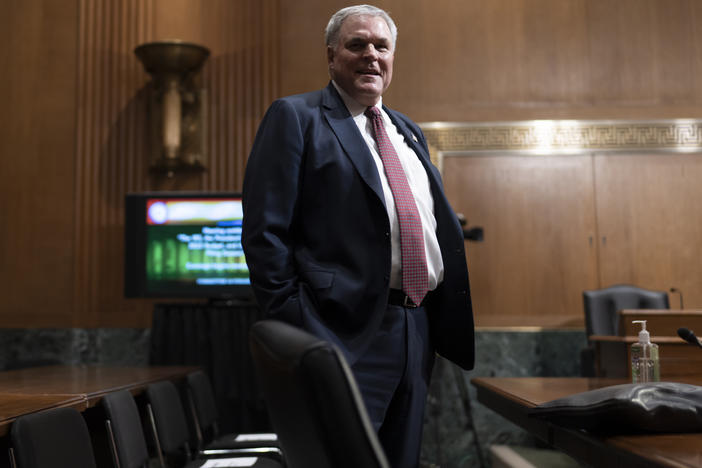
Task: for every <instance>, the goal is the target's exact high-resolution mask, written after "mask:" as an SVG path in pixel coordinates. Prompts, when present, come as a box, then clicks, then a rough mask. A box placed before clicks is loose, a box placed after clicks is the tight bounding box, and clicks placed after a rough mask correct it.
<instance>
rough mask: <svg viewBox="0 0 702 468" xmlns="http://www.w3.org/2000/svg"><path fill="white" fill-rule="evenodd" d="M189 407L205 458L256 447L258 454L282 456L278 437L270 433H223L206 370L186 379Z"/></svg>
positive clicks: (190, 375)
mask: <svg viewBox="0 0 702 468" xmlns="http://www.w3.org/2000/svg"><path fill="white" fill-rule="evenodd" d="M185 382H186V390H187V395H188V406H189V409H190V412H191V416H192V420H193V425H194V427H195V432H196V436H197V441H198V451H199V453H200V454H201V455H204V456H226V455H229V454H231V453H238V451H240V450H241V449H252V448H256V449H258V450H257V451H259V450H260V452H259V453H270V454H277V455H278V457H280V456H281V453H282V452H281V450H280V445H279V444H278V437H277V436H276V435H275V434H270V433H250V434H220V433H219V427H218V425H217V420H218V418H219V413H218V411H217V403H216V401H215V397H214V392H213V391H212V385H211V384H210V379H209V377H208V376H207V374H205V373H204V372H203V371H195V372H191V373H190V374H188V375H187V376H186V378H185Z"/></svg>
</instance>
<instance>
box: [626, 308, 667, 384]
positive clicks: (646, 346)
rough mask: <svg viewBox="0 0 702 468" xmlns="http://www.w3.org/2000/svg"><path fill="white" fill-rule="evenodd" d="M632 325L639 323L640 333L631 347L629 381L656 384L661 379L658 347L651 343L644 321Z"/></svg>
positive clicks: (636, 321)
mask: <svg viewBox="0 0 702 468" xmlns="http://www.w3.org/2000/svg"><path fill="white" fill-rule="evenodd" d="M632 323H640V324H641V331H640V332H639V342H638V343H634V344H633V345H631V381H632V382H633V383H644V382H658V381H659V380H660V379H661V373H660V364H659V360H658V345H657V344H655V343H651V336H650V335H649V333H648V331H647V330H646V321H645V320H634V321H633V322H632Z"/></svg>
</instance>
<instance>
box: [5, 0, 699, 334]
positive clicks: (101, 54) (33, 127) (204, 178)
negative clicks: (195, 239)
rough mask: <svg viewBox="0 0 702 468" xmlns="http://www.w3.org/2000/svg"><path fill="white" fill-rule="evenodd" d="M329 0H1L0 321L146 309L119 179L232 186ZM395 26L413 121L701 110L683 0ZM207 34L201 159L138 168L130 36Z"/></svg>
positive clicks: (303, 82) (559, 0) (112, 320)
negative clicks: (165, 173) (133, 275)
mask: <svg viewBox="0 0 702 468" xmlns="http://www.w3.org/2000/svg"><path fill="white" fill-rule="evenodd" d="M346 4H347V2H342V1H340V0H333V1H327V0H297V1H295V2H291V1H281V0H66V1H62V2H55V1H53V0H24V1H19V0H10V1H8V2H3V3H2V5H0V39H2V43H3V44H4V46H3V47H2V48H0V70H2V73H0V93H2V94H1V96H2V97H3V99H2V101H1V102H3V103H4V104H5V109H4V110H3V112H0V220H1V221H3V223H2V224H3V228H2V229H0V326H4V327H14V326H17V327H34V326H36V327H48V326H56V327H64V326H81V327H93V326H120V327H143V326H148V325H149V323H150V317H151V302H149V301H140V300H125V299H124V298H123V297H122V264H123V259H122V255H123V254H122V252H123V251H122V216H123V202H122V200H123V196H124V194H125V193H126V192H128V191H133V190H145V189H170V188H183V189H203V190H210V189H211V190H231V189H238V188H240V187H241V182H242V178H243V169H244V166H245V162H246V157H247V154H248V150H249V148H250V146H251V142H252V140H253V136H254V133H255V129H256V126H257V125H258V122H259V121H260V119H261V117H262V115H263V112H264V111H265V109H266V108H267V106H268V105H269V104H270V102H271V101H272V100H273V99H274V98H275V97H278V96H281V95H286V94H291V93H296V92H303V91H308V90H311V89H316V88H319V87H321V86H323V85H324V84H325V83H326V82H327V80H328V77H327V73H326V60H325V52H324V45H323V38H322V35H323V29H324V26H325V25H326V21H327V20H328V18H329V16H330V14H331V13H333V12H334V11H335V10H337V9H338V8H340V7H342V6H345V5H346ZM377 4H378V5H379V6H381V7H383V8H386V9H387V10H389V11H390V12H391V13H392V14H393V16H394V18H395V19H396V20H397V23H398V25H399V29H400V37H399V43H398V50H397V55H396V60H395V76H394V81H393V84H392V86H391V87H390V90H389V92H388V94H387V95H386V96H385V101H386V103H387V104H389V105H390V106H392V107H394V108H396V109H398V110H400V111H403V112H405V113H407V114H408V115H410V116H411V117H412V118H413V119H414V120H415V121H418V122H423V121H424V122H426V121H485V120H518V119H533V118H549V119H550V118H676V117H698V116H699V115H700V114H701V112H700V111H701V110H702V45H701V44H702V40H700V39H702V21H701V20H702V4H700V3H699V2H696V1H694V0H620V1H618V2H609V1H607V0H568V1H563V0H491V1H490V2H486V1H484V0H466V1H455V0H433V1H427V0H383V1H379V2H378V3H377ZM166 38H178V39H183V40H186V41H192V42H196V43H200V44H203V45H205V46H207V47H209V48H210V50H211V56H210V58H209V59H208V61H207V62H206V64H205V66H204V69H203V71H202V76H201V78H202V84H203V85H204V87H205V88H206V89H207V92H208V98H207V110H208V114H207V115H208V117H207V120H208V132H207V144H206V164H207V167H208V170H207V172H205V173H204V174H202V175H198V176H191V177H181V176H176V177H175V178H174V179H170V180H163V179H155V178H153V177H152V176H150V175H149V174H148V171H147V165H148V161H147V155H148V142H147V139H146V127H147V121H146V96H145V89H146V84H147V82H148V81H149V76H148V75H147V74H146V73H145V72H144V71H143V69H142V67H141V64H139V62H138V61H137V60H136V58H135V56H134V54H133V49H134V47H135V46H136V45H138V44H140V43H142V42H147V41H151V40H158V39H166Z"/></svg>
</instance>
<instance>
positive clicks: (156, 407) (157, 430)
mask: <svg viewBox="0 0 702 468" xmlns="http://www.w3.org/2000/svg"><path fill="white" fill-rule="evenodd" d="M146 398H147V401H148V403H147V413H148V416H149V419H150V421H149V423H150V427H151V430H152V434H153V436H154V441H155V443H156V451H157V452H158V453H157V455H158V457H159V461H160V463H161V468H165V467H166V466H169V467H175V466H181V467H186V468H199V467H201V466H202V465H204V464H205V463H206V462H207V460H203V459H197V460H193V459H192V452H191V450H190V446H189V444H188V440H189V439H190V433H189V430H188V426H187V422H186V418H185V410H184V409H183V404H182V403H181V400H180V395H179V393H178V389H177V388H176V386H175V385H174V384H173V382H170V381H162V382H157V383H153V384H150V385H149V386H148V387H147V388H146ZM262 455H266V454H262ZM231 458H237V459H238V460H236V461H234V462H232V464H231V465H229V466H250V467H252V468H282V466H283V465H282V463H280V462H279V461H277V460H274V459H273V458H269V457H266V456H258V454H257V453H256V452H255V451H251V450H241V451H239V456H237V457H235V456H234V455H230V456H228V457H226V458H217V462H218V465H217V466H221V467H226V466H228V465H226V464H225V463H226V460H227V459H231ZM243 458H246V459H248V460H250V461H251V464H250V465H242V464H241V459H243ZM166 460H168V464H166Z"/></svg>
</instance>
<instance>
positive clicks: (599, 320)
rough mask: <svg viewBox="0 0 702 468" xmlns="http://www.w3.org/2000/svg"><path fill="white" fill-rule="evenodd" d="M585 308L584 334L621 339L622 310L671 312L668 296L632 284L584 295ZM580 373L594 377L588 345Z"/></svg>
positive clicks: (581, 360) (592, 350) (589, 345)
mask: <svg viewBox="0 0 702 468" xmlns="http://www.w3.org/2000/svg"><path fill="white" fill-rule="evenodd" d="M583 304H584V308H585V332H586V334H587V337H588V339H589V338H590V336H592V335H618V334H619V317H618V316H617V312H618V311H620V310H622V309H669V308H670V304H669V302H668V293H667V292H665V291H652V290H649V289H644V288H639V287H637V286H632V285H629V284H618V285H614V286H610V287H608V288H604V289H597V290H592V291H583ZM580 362H581V373H582V375H583V376H587V377H591V376H594V374H595V370H594V369H595V365H594V363H595V350H594V346H593V345H592V343H589V344H588V347H587V348H585V349H584V350H583V351H582V352H581V354H580Z"/></svg>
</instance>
